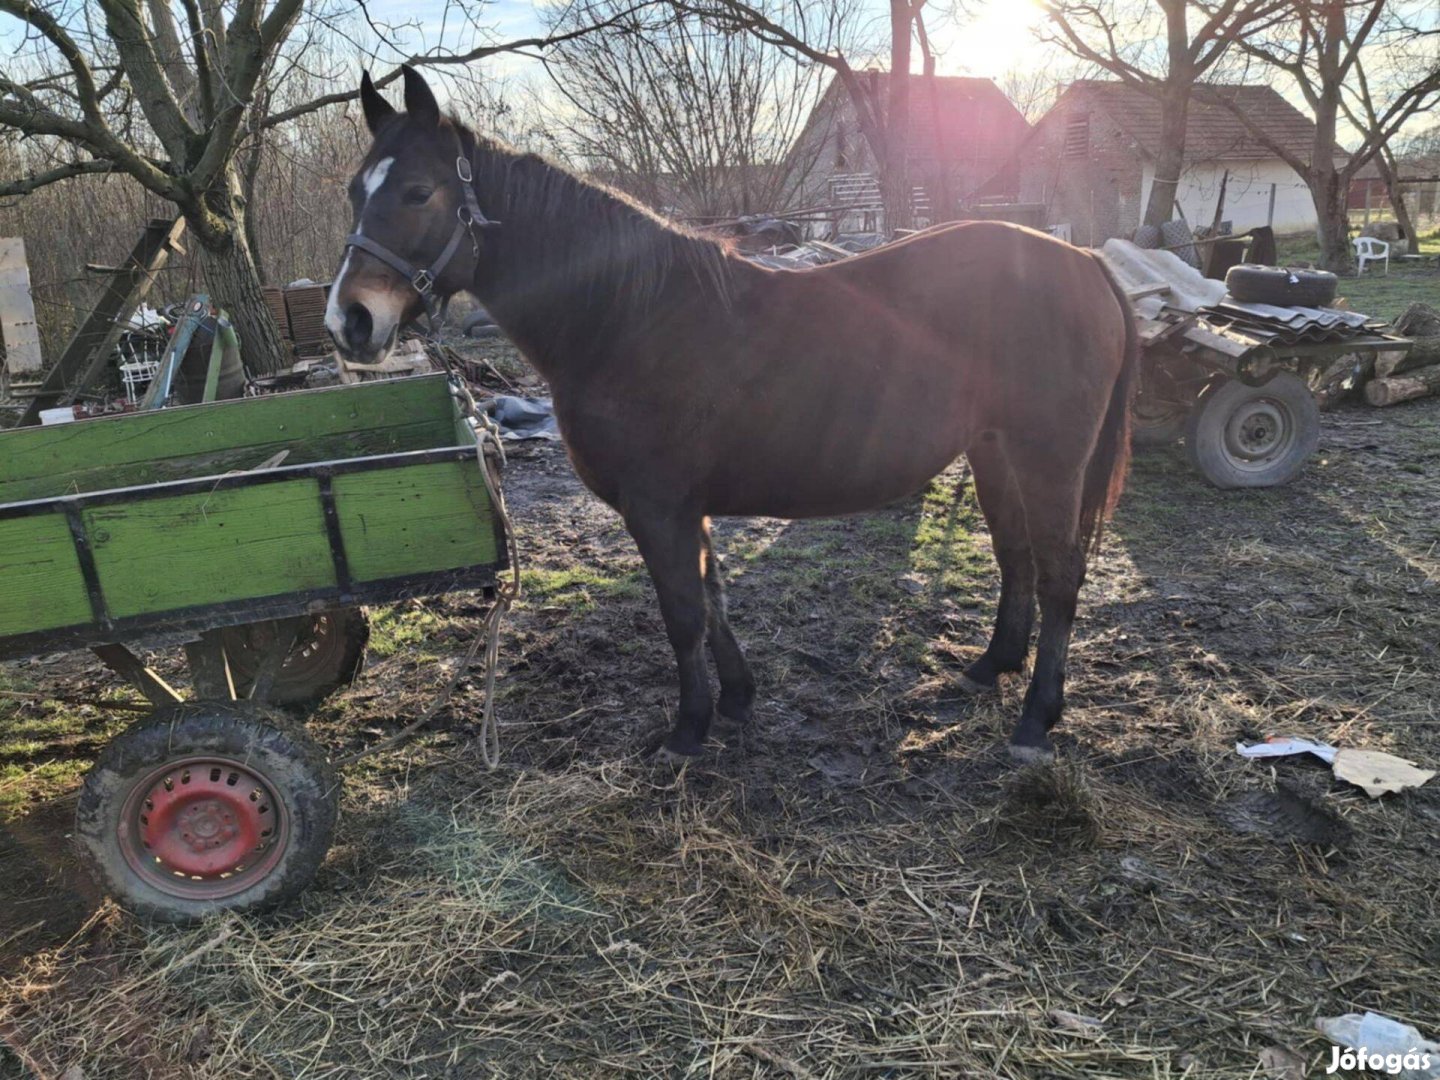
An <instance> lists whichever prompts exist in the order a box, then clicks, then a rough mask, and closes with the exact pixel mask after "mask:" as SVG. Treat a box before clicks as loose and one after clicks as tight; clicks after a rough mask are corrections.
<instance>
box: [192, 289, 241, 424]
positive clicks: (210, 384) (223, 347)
mask: <svg viewBox="0 0 1440 1080" xmlns="http://www.w3.org/2000/svg"><path fill="white" fill-rule="evenodd" d="M231 350H234V352H235V353H237V354H238V353H239V352H240V335H239V334H237V333H235V327H234V326H232V325H231V323H230V316H229V314H228V313H226V311H225V310H224V309H223V308H222V309H221V310H220V311H219V313H218V314H217V315H216V318H215V340H214V342H213V343H212V344H211V346H210V362H209V364H208V365H207V366H206V368H205V392H204V394H203V395H201V398H200V400H201V401H214V400H215V396H216V394H217V393H219V390H220V369H221V368H222V367H223V366H224V364H225V354H226V353H228V352H230V351H231Z"/></svg>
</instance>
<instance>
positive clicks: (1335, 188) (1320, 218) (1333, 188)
mask: <svg viewBox="0 0 1440 1080" xmlns="http://www.w3.org/2000/svg"><path fill="white" fill-rule="evenodd" d="M1349 180H1350V178H1349V174H1348V173H1342V172H1341V171H1339V170H1337V169H1335V168H1330V169H1325V168H1323V165H1322V167H1321V168H1320V169H1317V170H1315V172H1314V173H1313V174H1312V175H1311V177H1310V183H1309V187H1310V197H1311V200H1312V201H1313V202H1314V203H1315V220H1316V226H1315V237H1316V239H1317V240H1319V241H1320V265H1321V266H1322V267H1324V268H1325V269H1326V270H1329V271H1330V272H1331V273H1334V274H1349V273H1353V272H1354V270H1355V254H1354V252H1353V251H1352V250H1351V248H1350V210H1349V207H1348V205H1347V204H1348V202H1349V199H1350V182H1349Z"/></svg>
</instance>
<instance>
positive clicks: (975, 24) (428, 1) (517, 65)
mask: <svg viewBox="0 0 1440 1080" xmlns="http://www.w3.org/2000/svg"><path fill="white" fill-rule="evenodd" d="M865 4H866V7H867V8H870V9H873V18H874V19H875V21H876V23H877V25H882V26H883V24H884V23H886V22H887V21H888V18H889V15H888V12H889V8H888V5H887V4H885V3H883V2H882V0H865ZM367 6H368V10H369V11H370V14H371V16H372V18H373V19H374V20H375V21H377V22H386V23H390V24H392V25H395V26H397V27H399V26H401V25H402V24H408V25H409V26H410V27H411V28H409V29H404V30H401V31H399V32H398V35H397V36H398V37H399V38H400V39H401V40H402V41H403V43H404V44H406V45H407V46H409V47H411V48H412V49H414V51H416V52H418V51H421V50H422V49H424V48H426V47H429V46H433V45H435V44H436V43H437V42H439V41H440V40H442V37H443V40H445V41H446V43H447V44H449V45H451V46H455V45H457V44H464V43H466V42H468V40H469V38H470V36H473V31H472V30H470V29H469V28H464V29H463V31H462V29H461V27H460V26H459V25H458V23H457V20H456V19H455V17H454V14H453V12H452V13H451V14H450V16H449V18H448V19H447V16H446V10H447V5H446V3H445V0H410V2H406V0H370V2H369V4H368V5H367ZM972 7H978V14H977V15H976V16H975V17H973V18H969V19H965V20H963V21H961V20H960V19H958V18H957V17H956V16H954V15H953V14H946V13H945V5H937V6H935V7H932V8H931V9H929V11H928V16H929V17H928V20H927V29H928V30H929V34H930V40H931V44H932V47H933V48H934V49H935V52H936V57H937V61H936V68H937V71H938V72H939V73H940V74H942V75H981V76H987V77H991V78H999V77H1000V76H1001V75H1003V74H1005V73H1006V72H1007V71H1011V70H1013V69H1016V68H1021V67H1044V66H1047V65H1048V64H1049V63H1050V62H1051V61H1052V60H1053V59H1054V57H1053V54H1052V53H1051V50H1050V48H1049V47H1047V46H1045V45H1042V44H1041V43H1039V42H1038V41H1036V39H1035V37H1034V34H1033V28H1034V27H1035V26H1036V25H1037V24H1039V23H1040V22H1041V20H1042V19H1043V12H1042V10H1041V7H1040V4H1039V2H1038V0H990V2H989V3H986V4H984V5H972ZM483 21H484V24H485V26H486V27H487V28H488V29H490V31H491V32H492V34H493V37H494V38H495V39H496V40H513V39H515V38H520V37H528V36H531V35H539V34H543V32H544V26H545V21H546V20H545V8H544V6H542V4H537V3H535V2H534V0H490V2H489V3H487V4H486V5H485V7H484V18H483ZM917 62H918V61H917ZM500 66H502V67H505V68H508V69H510V70H524V68H525V66H526V64H525V63H524V62H523V61H519V62H515V61H512V62H509V63H504V64H501V65H500Z"/></svg>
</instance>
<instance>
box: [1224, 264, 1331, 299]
mask: <svg viewBox="0 0 1440 1080" xmlns="http://www.w3.org/2000/svg"><path fill="white" fill-rule="evenodd" d="M1339 286H1340V279H1339V278H1337V277H1336V276H1335V275H1334V274H1332V273H1330V272H1329V271H1327V270H1298V269H1287V268H1285V267H1276V266H1253V265H1251V264H1249V263H1241V264H1240V265H1239V266H1232V267H1231V268H1230V269H1229V270H1227V271H1226V272H1225V288H1226V289H1228V290H1229V292H1230V295H1231V297H1233V298H1234V299H1236V300H1238V301H1240V303H1242V304H1275V305H1276V306H1278V307H1324V306H1325V305H1326V304H1328V303H1330V302H1331V301H1332V300H1334V299H1335V290H1336V289H1338V288H1339Z"/></svg>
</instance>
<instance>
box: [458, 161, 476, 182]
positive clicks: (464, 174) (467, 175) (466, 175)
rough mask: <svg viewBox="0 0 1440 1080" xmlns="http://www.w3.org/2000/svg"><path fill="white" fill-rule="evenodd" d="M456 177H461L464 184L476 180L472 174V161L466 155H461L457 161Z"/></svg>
mask: <svg viewBox="0 0 1440 1080" xmlns="http://www.w3.org/2000/svg"><path fill="white" fill-rule="evenodd" d="M455 175H456V176H458V177H460V182H461V183H462V184H468V183H470V181H471V180H473V179H474V176H473V175H472V174H471V172H470V159H469V158H467V157H466V156H465V155H464V154H461V155H460V156H459V157H457V158H456V159H455Z"/></svg>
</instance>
